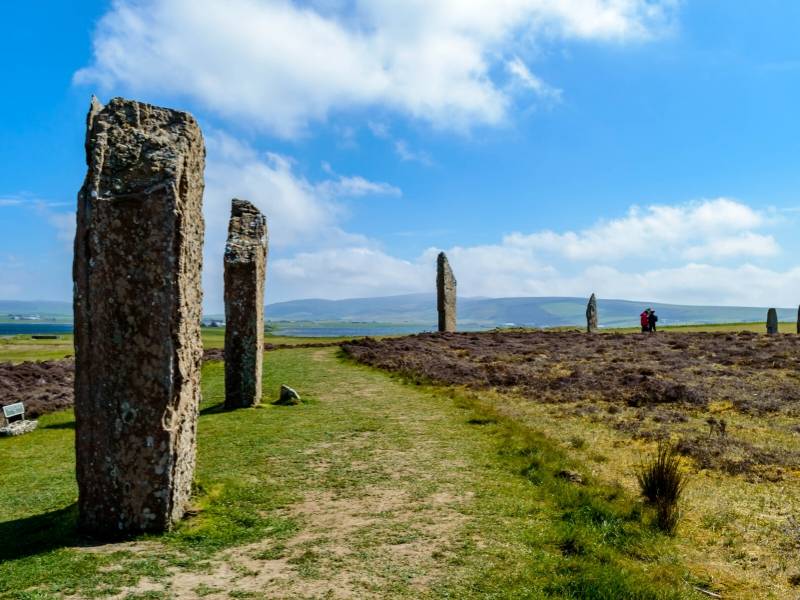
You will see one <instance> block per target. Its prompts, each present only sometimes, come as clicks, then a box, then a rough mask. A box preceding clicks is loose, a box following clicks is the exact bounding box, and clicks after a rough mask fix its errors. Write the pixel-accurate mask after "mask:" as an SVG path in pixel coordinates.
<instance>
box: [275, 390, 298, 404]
mask: <svg viewBox="0 0 800 600" xmlns="http://www.w3.org/2000/svg"><path fill="white" fill-rule="evenodd" d="M273 404H279V405H281V406H293V405H295V404H300V394H298V393H297V392H296V391H295V390H293V389H292V388H290V387H289V386H288V385H281V395H280V397H279V398H278V399H277V400H276V401H275V402H274V403H273Z"/></svg>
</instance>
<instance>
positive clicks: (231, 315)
mask: <svg viewBox="0 0 800 600" xmlns="http://www.w3.org/2000/svg"><path fill="white" fill-rule="evenodd" d="M266 271H267V219H266V218H265V217H264V215H262V214H261V213H260V212H259V210H258V209H257V208H256V207H255V206H253V205H252V204H251V203H250V202H248V201H247V200H237V199H234V200H233V202H232V204H231V220H230V223H229V224H228V243H227V244H226V245H225V406H226V407H227V408H241V407H245V406H254V405H256V404H258V403H259V402H260V401H261V366H262V363H263V357H264V278H265V275H266Z"/></svg>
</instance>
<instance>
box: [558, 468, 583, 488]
mask: <svg viewBox="0 0 800 600" xmlns="http://www.w3.org/2000/svg"><path fill="white" fill-rule="evenodd" d="M557 477H559V478H561V479H566V480H567V481H569V482H571V483H577V484H578V485H582V484H583V476H582V475H581V474H580V473H578V472H577V471H570V470H569V469H561V470H560V471H559V472H558V473H557Z"/></svg>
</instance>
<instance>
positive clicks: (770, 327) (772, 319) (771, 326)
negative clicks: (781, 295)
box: [767, 308, 778, 335]
mask: <svg viewBox="0 0 800 600" xmlns="http://www.w3.org/2000/svg"><path fill="white" fill-rule="evenodd" d="M767 333H768V334H770V335H774V334H776V333H778V311H777V310H775V309H774V308H770V309H769V310H768V311H767Z"/></svg>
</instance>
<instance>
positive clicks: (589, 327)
mask: <svg viewBox="0 0 800 600" xmlns="http://www.w3.org/2000/svg"><path fill="white" fill-rule="evenodd" d="M586 331H587V332H588V333H594V332H596V331H597V298H596V297H595V295H594V294H592V296H591V297H590V298H589V304H587V305H586Z"/></svg>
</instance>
